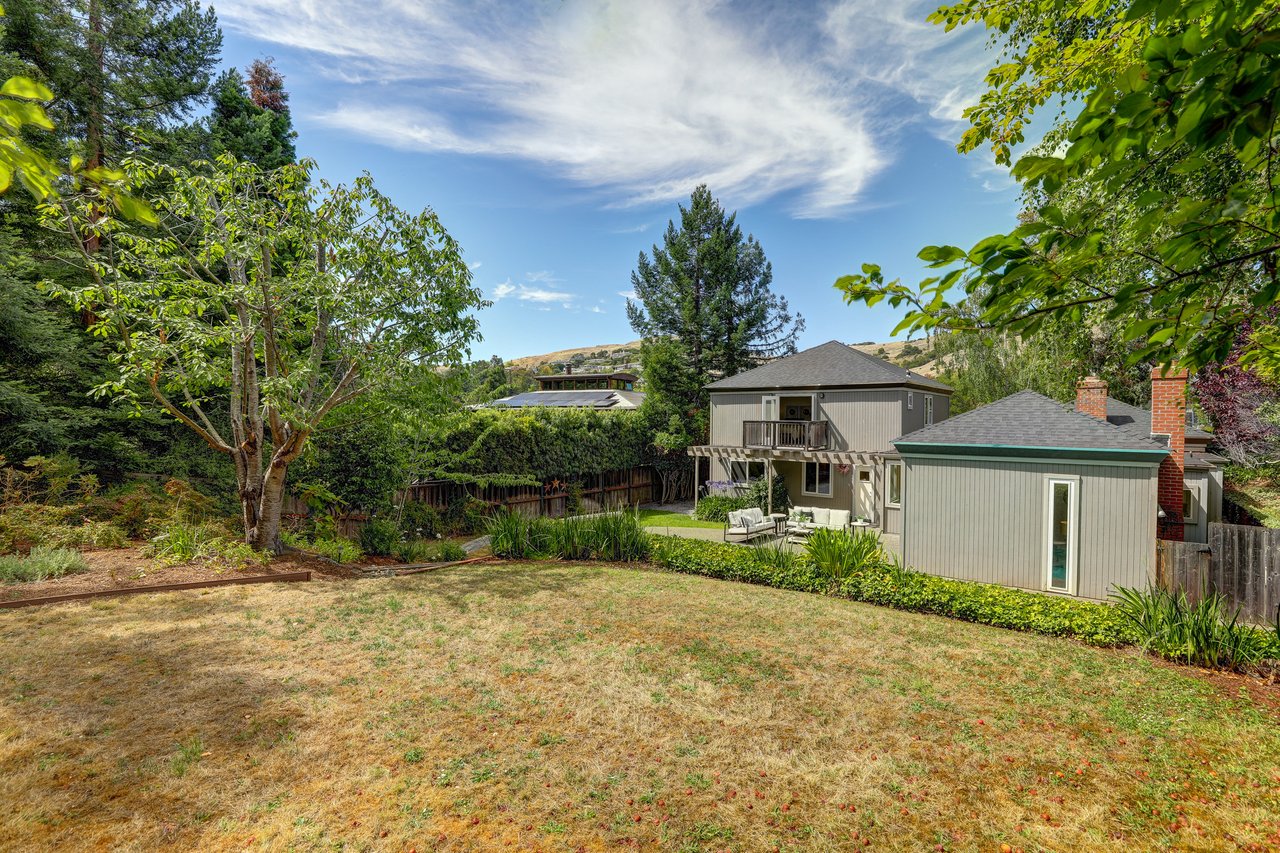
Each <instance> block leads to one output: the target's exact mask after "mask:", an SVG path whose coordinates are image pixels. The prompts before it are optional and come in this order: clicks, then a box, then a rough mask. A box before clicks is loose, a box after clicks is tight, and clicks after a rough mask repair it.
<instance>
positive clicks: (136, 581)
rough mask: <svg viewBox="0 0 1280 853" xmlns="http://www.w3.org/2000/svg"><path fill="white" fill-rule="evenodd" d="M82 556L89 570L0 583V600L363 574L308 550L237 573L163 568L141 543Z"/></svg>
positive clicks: (206, 566)
mask: <svg viewBox="0 0 1280 853" xmlns="http://www.w3.org/2000/svg"><path fill="white" fill-rule="evenodd" d="M84 559H85V562H87V563H88V564H89V571H87V572H81V573H80V574H77V575H67V576H66V577H61V578H55V579H53V580H47V581H39V582H37V583H6V584H3V585H0V601H11V600H14V599H18V598H41V597H44V596H49V595H67V594H69V593H80V592H98V591H102V590H121V589H131V588H133V587H144V586H155V585H157V584H169V583H187V582H190V581H212V580H224V579H229V578H236V577H249V576H251V575H283V574H290V573H292V572H300V571H304V570H310V571H311V577H312V579H313V580H316V581H325V580H350V579H353V578H356V577H360V575H359V573H357V572H356V571H354V570H353V569H350V568H347V567H344V566H335V565H334V564H333V563H330V562H328V561H325V560H318V559H316V558H314V557H311V556H308V555H305V554H285V555H283V556H280V557H277V558H276V559H273V560H272V561H271V562H270V563H268V564H267V565H265V566H260V565H255V566H247V567H246V568H244V569H243V570H238V571H237V570H229V569H227V568H226V567H223V566H219V565H217V564H212V563H186V564H183V565H178V566H165V565H162V564H161V563H158V562H156V561H155V560H153V559H151V558H150V557H147V556H144V555H143V554H142V552H141V549H140V548H137V547H131V548H113V549H111V550H108V551H86V552H85V553H84Z"/></svg>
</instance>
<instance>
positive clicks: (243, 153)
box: [209, 60, 298, 169]
mask: <svg viewBox="0 0 1280 853" xmlns="http://www.w3.org/2000/svg"><path fill="white" fill-rule="evenodd" d="M252 69H253V71H252V73H253V74H254V75H256V76H253V77H251V80H253V81H254V85H253V86H252V91H251V86H250V84H249V83H246V82H245V79H244V77H242V76H241V74H240V72H239V71H237V70H236V69H234V68H232V69H230V70H228V71H226V72H224V73H223V74H222V75H221V76H220V77H219V78H218V79H217V81H216V82H215V83H214V84H213V89H212V92H211V100H212V101H213V109H212V113H211V114H210V117H209V133H210V145H211V148H212V150H213V153H214V154H215V155H218V154H231V155H232V156H234V157H235V158H236V159H238V160H249V161H252V162H254V163H257V164H258V165H259V166H261V167H262V168H264V169H275V168H278V167H280V166H283V165H285V164H286V163H292V162H294V160H296V159H297V154H296V152H295V150H294V145H293V143H294V140H295V139H296V138H297V136H298V134H297V133H295V132H294V130H293V120H292V118H291V117H290V115H289V96H288V93H286V92H285V91H284V79H283V77H281V76H280V74H279V73H278V72H276V71H275V69H274V67H273V66H272V65H271V63H270V61H269V60H257V61H256V62H255V63H254V65H253V66H252ZM255 93H256V94H255ZM259 101H261V103H259Z"/></svg>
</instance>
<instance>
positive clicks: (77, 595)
mask: <svg viewBox="0 0 1280 853" xmlns="http://www.w3.org/2000/svg"><path fill="white" fill-rule="evenodd" d="M309 580H311V570H310V569H307V570H305V571H301V572H281V573H280V574H277V575H253V576H251V577H247V578H221V579H219V580H213V581H184V582H182V583H159V584H154V585H152V586H131V587H128V588H127V589H99V590H95V591H93V592H69V593H66V594H64V595H46V596H43V597H41V598H15V599H10V600H9V601H0V609H5V608H10V609H12V608H18V607H35V606H36V605H39V604H60V603H61V602H64V601H81V600H83V599H86V598H106V597H108V596H112V595H135V594H138V593H144V592H173V591H177V590H184V589H208V588H209V587H215V586H240V585H242V584H251V583H276V582H280V583H298V582H301V581H309Z"/></svg>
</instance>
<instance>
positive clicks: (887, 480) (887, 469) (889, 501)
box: [884, 462, 907, 509]
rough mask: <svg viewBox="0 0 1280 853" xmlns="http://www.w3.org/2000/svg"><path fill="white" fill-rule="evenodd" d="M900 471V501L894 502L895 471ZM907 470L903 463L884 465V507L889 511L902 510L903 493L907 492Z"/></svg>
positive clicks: (887, 463)
mask: <svg viewBox="0 0 1280 853" xmlns="http://www.w3.org/2000/svg"><path fill="white" fill-rule="evenodd" d="M895 468H896V469H897V470H898V501H897V503H894V501H893V470H894V469H895ZM906 473H907V472H906V469H904V468H903V467H902V463H901V462H886V463H884V505H885V507H886V508H888V509H902V493H903V492H904V491H905V490H906V489H905V487H906V480H905V479H904V478H905V477H906Z"/></svg>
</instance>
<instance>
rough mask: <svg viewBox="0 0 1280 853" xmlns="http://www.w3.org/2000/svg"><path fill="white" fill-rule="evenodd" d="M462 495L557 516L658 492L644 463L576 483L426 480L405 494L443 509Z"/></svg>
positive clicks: (616, 505)
mask: <svg viewBox="0 0 1280 853" xmlns="http://www.w3.org/2000/svg"><path fill="white" fill-rule="evenodd" d="M464 495H466V496H470V497H472V498H475V499H477V500H480V501H483V502H484V503H486V504H488V505H490V506H505V507H510V508H511V509H513V510H515V511H516V512H518V513H520V514H522V515H546V516H551V517H553V518H559V517H560V516H564V515H571V514H574V513H577V512H594V511H597V510H601V509H617V508H619V507H629V506H636V505H637V504H644V503H649V502H651V501H653V500H654V499H655V497H656V495H657V483H656V477H655V475H654V472H653V469H652V468H651V467H649V466H647V465H643V466H637V467H635V468H619V469H617V470H613V471H602V472H600V473H599V474H592V475H587V476H585V477H582V478H579V479H578V480H575V481H572V482H570V481H566V480H561V479H558V478H554V479H552V480H549V481H547V482H545V483H539V484H536V485H531V486H530V485H497V484H494V483H485V484H480V483H455V482H453V481H450V480H427V481H424V482H419V483H414V484H413V485H412V486H410V487H409V488H408V489H407V490H406V491H405V494H404V499H405V500H407V501H414V502H421V503H425V504H427V505H428V506H432V507H436V508H437V509H439V508H443V507H447V506H449V505H450V504H451V503H453V502H454V501H456V500H458V498H459V497H461V496H464Z"/></svg>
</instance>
